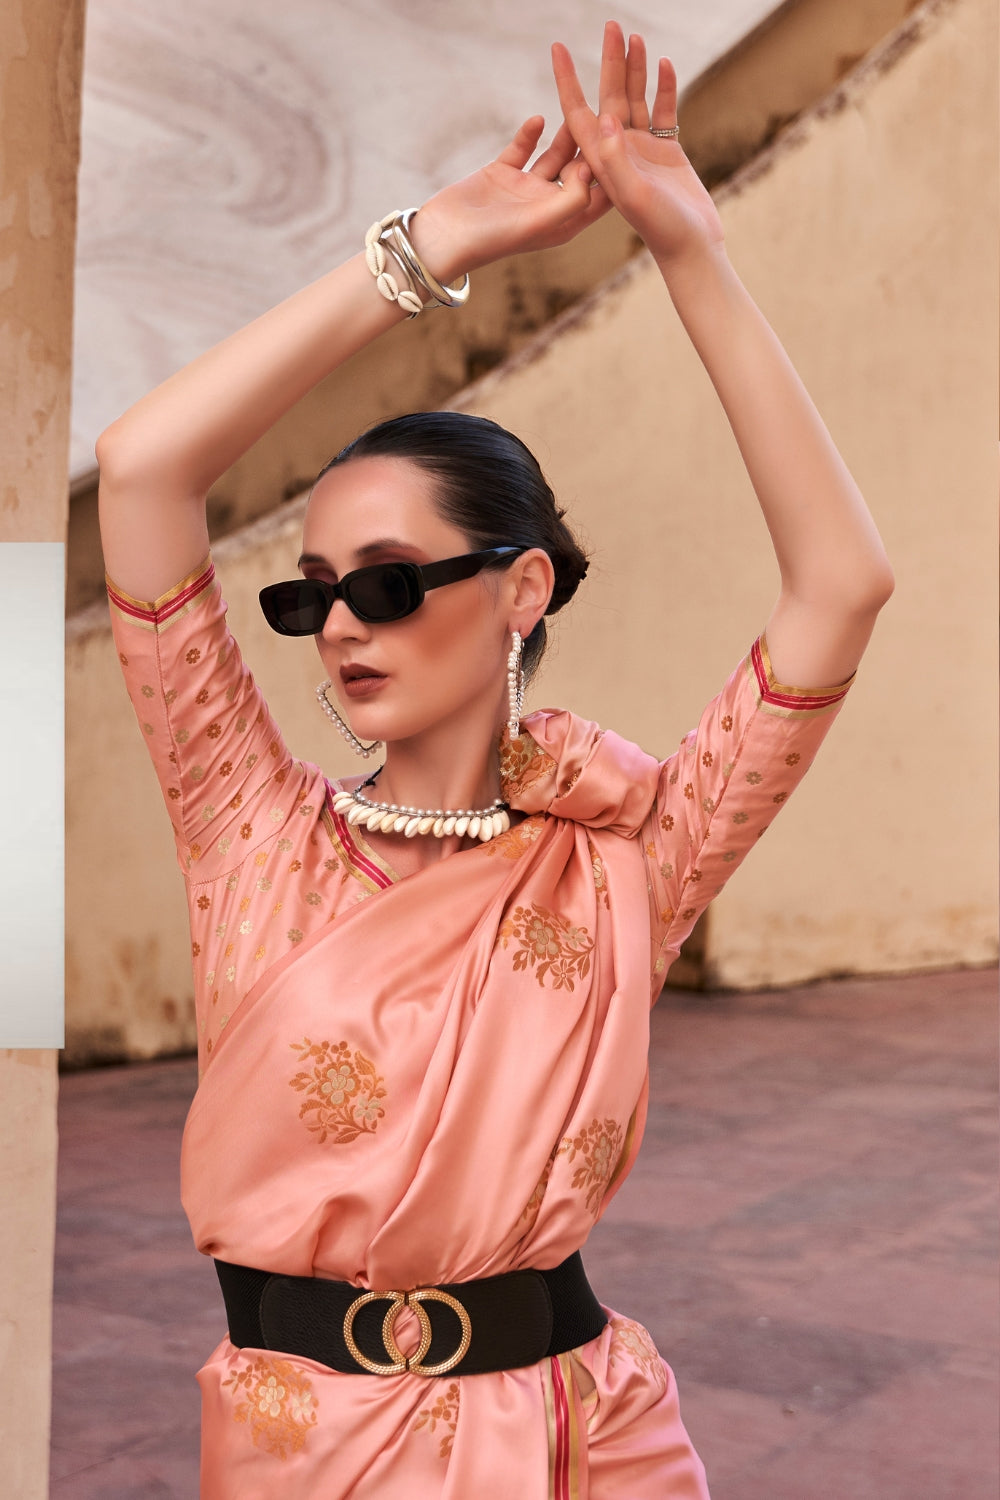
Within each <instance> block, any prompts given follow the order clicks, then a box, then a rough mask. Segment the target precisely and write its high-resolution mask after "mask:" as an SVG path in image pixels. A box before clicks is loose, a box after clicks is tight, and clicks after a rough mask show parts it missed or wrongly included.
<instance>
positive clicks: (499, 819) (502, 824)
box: [493, 812, 510, 838]
mask: <svg viewBox="0 0 1000 1500" xmlns="http://www.w3.org/2000/svg"><path fill="white" fill-rule="evenodd" d="M509 827H510V819H509V818H508V816H507V814H506V813H505V812H498V813H494V814H493V837H494V838H496V836H497V834H499V833H506V832H507V829H508V828H509Z"/></svg>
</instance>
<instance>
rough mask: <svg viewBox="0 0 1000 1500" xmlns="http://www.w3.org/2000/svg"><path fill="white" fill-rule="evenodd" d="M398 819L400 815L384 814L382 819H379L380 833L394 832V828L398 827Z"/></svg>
mask: <svg viewBox="0 0 1000 1500" xmlns="http://www.w3.org/2000/svg"><path fill="white" fill-rule="evenodd" d="M398 817H399V814H398V813H394V812H384V813H383V814H382V816H381V818H380V819H379V825H378V826H379V829H380V831H381V832H382V833H391V832H392V830H393V828H394V827H395V825H396V819H397V818H398Z"/></svg>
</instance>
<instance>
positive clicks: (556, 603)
mask: <svg viewBox="0 0 1000 1500" xmlns="http://www.w3.org/2000/svg"><path fill="white" fill-rule="evenodd" d="M570 540H571V541H572V538H570ZM549 556H550V557H551V558H552V566H553V568H554V569H555V575H556V581H555V586H554V588H553V590H552V598H551V599H550V600H549V607H548V609H547V610H546V611H545V613H546V614H547V615H554V614H558V612H559V610H561V609H562V607H563V605H564V604H568V603H569V601H570V600H571V599H572V597H573V595H574V594H575V593H576V591H577V589H578V588H579V587H580V584H581V583H582V582H583V580H584V579H585V578H586V576H587V569H588V567H589V566H590V564H589V563H588V561H587V559H586V557H585V556H584V554H583V552H582V551H581V550H580V548H579V547H578V546H577V545H576V543H575V542H572V551H560V552H559V553H558V554H556V553H550V554H549Z"/></svg>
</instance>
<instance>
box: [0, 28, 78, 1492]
mask: <svg viewBox="0 0 1000 1500" xmlns="http://www.w3.org/2000/svg"><path fill="white" fill-rule="evenodd" d="M82 52H83V4H82V0H30V3H29V0H6V3H5V4H4V6H3V7H2V9H0V227H2V231H3V240H2V249H0V430H2V432H3V433H4V473H3V478H2V480H0V545H3V544H4V543H8V542H25V541H33V542H38V541H40V542H62V541H63V540H64V538H65V535H66V486H67V454H68V443H69V393H70V366H71V358H72V287H73V245H74V233H75V225H76V169H77V158H78V150H79V116H80V72H81V65H82ZM53 686H54V687H55V686H57V685H56V684H54V685H53ZM25 999H26V1000H28V999H30V997H28V996H26V997H25ZM55 1171H56V1054H55V1052H54V1051H48V1050H46V1051H36V1050H31V1049H25V1050H18V1051H10V1050H0V1266H2V1267H3V1274H2V1278H0V1369H2V1370H3V1386H4V1398H3V1401H2V1402H0V1455H2V1460H0V1462H2V1470H3V1480H2V1487H3V1491H4V1494H7V1495H10V1496H16V1497H17V1500H43V1497H44V1496H46V1495H47V1494H48V1442H49V1407H50V1389H51V1377H50V1362H49V1349H50V1344H51V1330H52V1249H53V1239H54V1232H55Z"/></svg>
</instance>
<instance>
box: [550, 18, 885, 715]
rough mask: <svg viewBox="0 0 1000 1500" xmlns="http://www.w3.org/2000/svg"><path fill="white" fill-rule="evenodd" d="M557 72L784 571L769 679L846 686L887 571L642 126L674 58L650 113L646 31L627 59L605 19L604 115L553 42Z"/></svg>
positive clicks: (705, 213)
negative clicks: (700, 377)
mask: <svg viewBox="0 0 1000 1500" xmlns="http://www.w3.org/2000/svg"><path fill="white" fill-rule="evenodd" d="M553 68H554V71H555V76H556V83H557V86H558V89H559V97H560V102H561V104H562V107H563V113H564V115H565V118H566V122H567V123H568V125H569V126H570V129H571V130H572V132H573V136H574V139H575V140H576V142H577V144H578V145H579V147H580V150H581V152H582V153H583V155H584V156H585V157H586V159H587V161H588V162H589V164H590V167H591V169H592V170H593V172H594V174H595V176H596V177H597V178H598V179H599V181H600V183H601V186H602V187H603V188H604V190H605V192H606V193H607V194H608V196H609V197H610V199H611V201H612V203H613V204H614V205H615V207H616V208H617V209H618V210H619V212H620V213H621V214H622V215H623V217H624V218H625V219H627V220H628V222H629V223H630V224H631V225H632V227H633V228H634V229H635V230H636V231H637V232H638V233H639V234H640V235H641V236H642V238H643V240H644V241H645V243H646V245H647V247H648V248H649V250H650V252H651V253H652V255H653V257H654V259H655V260H656V263H657V265H658V266H659V269H660V271H661V273H662V275H663V279H664V281H665V282H666V285H667V289H668V291H669V293H670V296H671V298H672V300H673V303H674V306H675V307H676V309H677V312H678V314H679V316H680V319H681V321H682V323H683V324H684V327H685V328H686V330H687V332H688V334H689V336H690V338H691V341H692V343H693V344H694V346H695V348H696V349H697V351H698V354H699V355H700V357H701V360H702V362H703V364H704V365H705V368H706V370H707V372H708V374H709V377H710V379H711V381H712V383H713V385H714V386H715V389H716V391H717V392H718V395H719V398H720V400H721V402H722V405H723V407H724V409H725V412H726V415H727V417H728V418H729V422H730V425H731V427H732V429H733V434H734V436H735V438H736V441H737V443H738V445H739V448H740V452H741V454H742V456H743V461H744V463H745V464H746V468H747V472H748V474H749V476H750V481H751V483H752V485H753V487H754V490H755V491H756V494H757V498H758V500H759V501H760V506H761V509H762V511H763V513H764V519H765V521H766V523H767V527H768V530H769V531H770V534H771V540H772V542H773V544H774V551H775V555H776V557H777V561H778V567H779V570H780V573H781V590H780V593H779V596H778V600H777V602H776V604H775V606H774V609H773V611H772V613H771V617H770V619H769V620H768V622H767V631H766V633H767V644H768V649H769V653H770V657H771V664H772V668H773V670H774V674H775V676H776V677H777V679H778V680H779V681H780V682H782V683H789V684H793V685H799V686H819V685H823V684H832V683H840V682H843V681H845V680H846V679H847V678H848V677H850V676H851V674H852V673H853V672H854V670H855V669H856V667H857V665H858V662H859V660H860V658H861V655H862V652H863V651H864V649H865V646H866V645H867V643H868V639H869V636H870V635H871V632H872V629H873V626H874V623H875V617H876V615H877V614H878V611H879V609H880V608H881V606H882V605H883V604H884V603H885V601H886V599H888V597H889V595H890V594H891V593H892V588H893V577H892V570H891V568H890V566H889V561H888V559H887V557H886V554H885V549H884V548H883V546H882V542H881V539H880V537H879V534H878V531H877V530H876V527H875V523H874V521H873V520H872V517H871V515H870V513H869V511H868V508H867V506H866V505H865V502H864V499H863V498H862V496H861V493H860V491H859V490H858V487H857V485H856V484H855V483H854V480H853V479H852V478H851V475H850V474H849V473H848V470H847V467H846V465H845V464H844V462H843V459H842V458H841V457H840V454H839V453H838V452H837V449H836V448H835V447H834V444H833V441H832V439H831V437H830V434H829V433H828V432H827V429H826V427H825V426H824V424H823V422H822V420H821V418H820V416H819V413H818V412H817V411H816V408H815V406H814V405H813V403H812V401H811V400H810V398H809V395H808V394H807V392H806V390H805V387H804V386H803V384H802V382H801V380H800V379H799V377H798V375H797V374H796V372H795V370H794V368H793V366H792V364H791V361H790V360H789V358H788V356H787V355H786V354H785V352H784V350H783V349H782V347H781V344H780V343H779V341H778V339H777V337H776V336H775V334H774V332H773V331H772V329H771V328H770V327H769V325H768V323H767V321H766V319H765V318H764V316H763V314H762V313H761V312H760V310H759V309H758V308H757V307H756V305H755V304H754V302H753V301H752V299H751V297H750V295H749V294H748V292H747V291H746V289H745V287H744V286H743V284H742V283H741V281H740V280H739V277H738V276H737V275H736V272H735V271H734V270H733V268H732V266H731V264H730V262H729V259H728V257H727V255H726V251H725V245H724V238H723V229H722V224H721V221H720V219H719V216H718V213H717V212H716V209H715V205H714V204H713V202H712V199H711V197H710V195H709V193H708V192H707V190H706V189H705V188H704V186H703V185H702V183H701V182H700V180H699V178H698V176H697V174H696V173H695V171H694V169H693V168H692V166H691V164H690V162H689V161H688V159H687V157H686V156H685V154H684V151H683V150H682V148H681V146H680V144H679V142H678V141H677V140H676V139H671V138H661V137H658V136H656V135H653V134H652V133H651V131H652V130H653V129H656V130H670V129H672V128H674V127H676V124H677V80H676V76H675V73H674V69H673V66H672V65H671V63H670V62H669V60H668V59H666V58H661V59H660V64H659V72H658V78H657V89H656V98H655V101H654V104H653V109H652V114H650V112H649V110H648V108H647V104H646V97H645V93H646V59H645V54H644V51H643V44H642V38H641V37H637V36H633V37H631V38H630V39H629V47H628V53H627V54H626V50H625V42H624V38H623V36H622V33H621V30H620V28H619V27H618V26H617V25H616V24H615V23H613V22H611V23H609V24H608V26H607V27H606V29H605V34H604V52H603V57H602V72H601V96H602V97H601V113H600V116H598V115H595V114H594V112H593V111H592V110H591V109H590V108H589V107H588V105H587V101H586V99H585V98H584V95H583V91H582V90H581V88H580V84H579V82H578V80H577V76H576V72H575V70H574V67H573V62H572V59H571V58H570V55H569V53H568V52H567V50H566V48H565V47H563V46H561V45H560V44H558V43H557V44H556V46H555V47H554V48H553ZM606 100H607V101H614V102H615V105H616V107H615V108H613V109H609V108H608V107H607V105H606V102H605V101H606ZM623 121H625V122H627V123H623Z"/></svg>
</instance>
